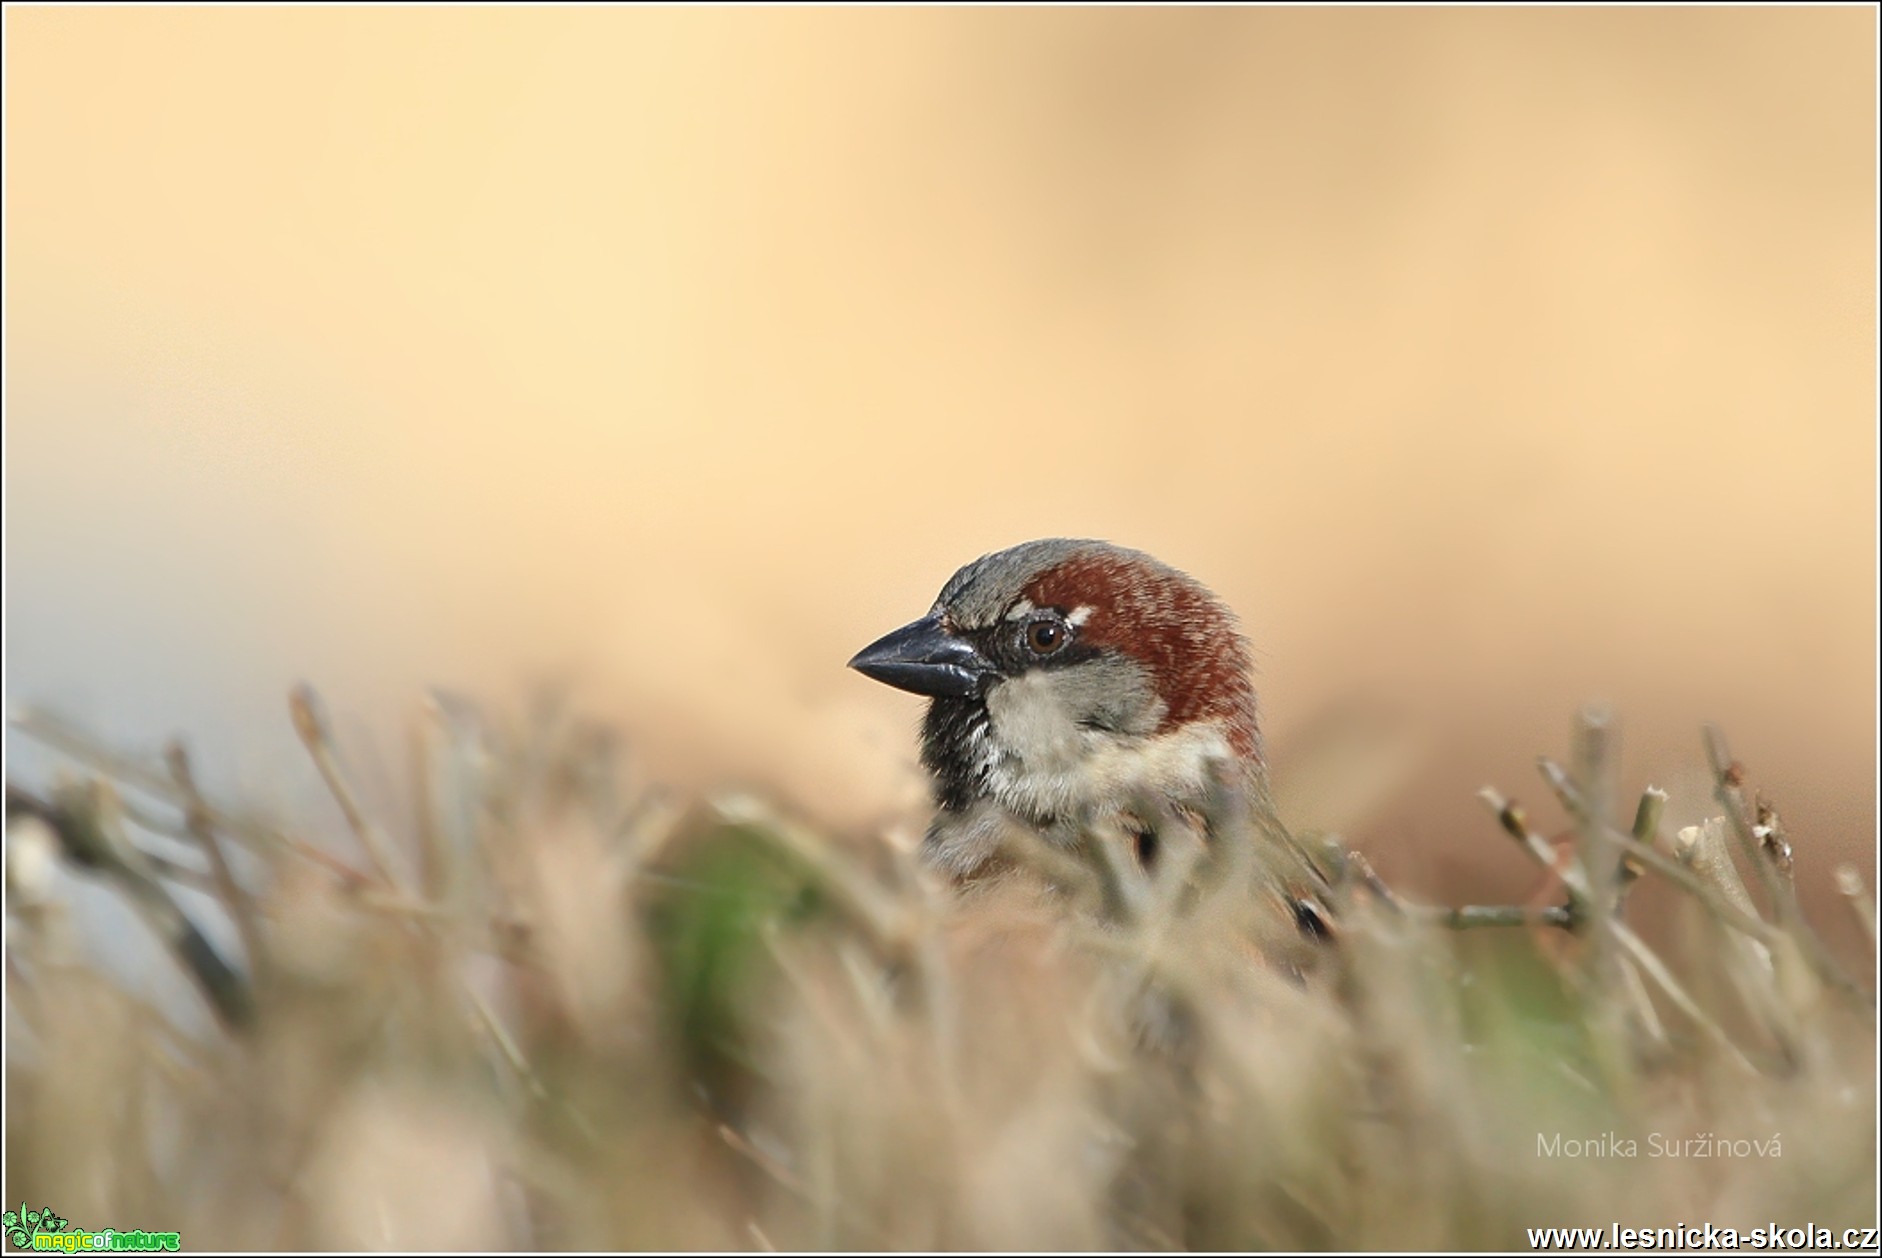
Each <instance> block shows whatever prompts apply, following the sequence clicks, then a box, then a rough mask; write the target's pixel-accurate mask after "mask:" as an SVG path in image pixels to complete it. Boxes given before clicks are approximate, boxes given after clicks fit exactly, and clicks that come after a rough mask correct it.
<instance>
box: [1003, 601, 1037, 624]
mask: <svg viewBox="0 0 1882 1258" xmlns="http://www.w3.org/2000/svg"><path fill="white" fill-rule="evenodd" d="M1032 613H1033V605H1032V600H1031V599H1029V598H1022V599H1021V600H1019V602H1017V603H1015V604H1013V605H1012V606H1011V607H1009V608H1007V611H1006V618H1007V619H1008V620H1023V619H1025V618H1026V617H1027V616H1030V615H1032Z"/></svg>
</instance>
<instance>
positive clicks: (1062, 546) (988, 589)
mask: <svg viewBox="0 0 1882 1258" xmlns="http://www.w3.org/2000/svg"><path fill="white" fill-rule="evenodd" d="M1093 550H1101V551H1106V552H1109V553H1111V554H1114V555H1120V556H1129V557H1131V558H1133V559H1138V560H1141V561H1142V562H1144V563H1147V564H1149V565H1151V566H1152V567H1157V568H1161V567H1162V566H1163V565H1162V564H1159V563H1157V561H1156V560H1154V559H1152V558H1151V557H1150V556H1148V555H1145V554H1142V553H1141V552H1139V551H1134V550H1126V549H1124V548H1123V547H1122V546H1113V545H1112V544H1111V543H1110V542H1104V541H1098V540H1095V539H1092V538H1076V537H1047V538H1041V539H1040V540H1039V541H1036V542H1022V543H1020V544H1019V545H1018V546H1011V547H1008V548H1007V549H1006V550H1000V551H995V552H994V553H993V554H991V555H982V556H981V557H980V558H978V559H976V560H974V562H972V563H970V564H968V565H967V566H966V567H964V568H962V569H961V570H960V571H959V572H957V573H955V574H954V575H953V576H952V577H950V578H949V579H948V583H947V584H946V585H945V586H943V587H941V596H940V597H939V598H937V599H935V603H934V610H935V611H937V612H943V611H944V612H946V613H947V614H948V617H949V619H950V620H952V621H953V623H954V624H955V625H956V626H957V627H959V628H962V629H984V628H986V627H987V626H988V625H991V624H993V623H994V622H995V621H997V620H999V619H1000V617H1001V616H1003V615H1005V613H1006V609H1007V606H1008V605H1009V604H1011V603H1012V601H1013V599H1014V598H1015V596H1017V595H1018V594H1019V592H1020V591H1021V590H1023V589H1025V588H1026V586H1027V585H1028V584H1030V583H1031V581H1032V579H1033V578H1034V577H1036V576H1038V575H1039V574H1040V573H1042V572H1044V571H1046V570H1047V569H1048V568H1055V567H1057V566H1058V565H1059V564H1061V563H1063V562H1065V561H1066V560H1067V559H1070V558H1071V557H1072V556H1073V555H1077V554H1081V553H1083V552H1086V551H1093Z"/></svg>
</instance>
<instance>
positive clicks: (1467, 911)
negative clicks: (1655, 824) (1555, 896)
mask: <svg viewBox="0 0 1882 1258" xmlns="http://www.w3.org/2000/svg"><path fill="white" fill-rule="evenodd" d="M1413 911H1414V912H1415V913H1416V915H1418V916H1420V917H1424V918H1427V919H1429V920H1430V921H1432V922H1435V923H1436V924H1437V925H1439V926H1446V927H1449V928H1450V929H1452V930H1477V929H1479V928H1481V927H1485V926H1554V927H1557V928H1559V929H1562V930H1569V929H1572V928H1573V927H1574V925H1575V915H1574V914H1573V913H1571V912H1570V911H1569V910H1568V908H1567V907H1566V906H1564V905H1560V904H1551V905H1548V906H1546V907H1544V908H1539V909H1537V908H1530V907H1528V906H1527V905H1522V904H1495V905H1486V904H1465V905H1460V906H1459V907H1457V908H1440V907H1437V906H1432V905H1422V904H1421V905H1416V906H1413Z"/></svg>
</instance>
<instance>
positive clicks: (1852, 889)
mask: <svg viewBox="0 0 1882 1258" xmlns="http://www.w3.org/2000/svg"><path fill="white" fill-rule="evenodd" d="M1836 889H1837V890H1838V891H1839V892H1841V893H1842V896H1843V899H1844V901H1845V902H1846V903H1848V905H1849V911H1850V912H1851V913H1854V914H1855V915H1856V921H1857V922H1859V923H1861V925H1862V929H1863V933H1864V934H1866V935H1868V936H1869V947H1870V949H1871V950H1874V948H1875V946H1876V923H1875V901H1874V900H1872V899H1870V898H1869V892H1868V891H1867V890H1866V889H1865V888H1864V887H1863V885H1862V875H1861V874H1859V873H1857V872H1856V867H1855V866H1854V865H1838V866H1837V867H1836Z"/></svg>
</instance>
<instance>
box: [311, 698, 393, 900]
mask: <svg viewBox="0 0 1882 1258" xmlns="http://www.w3.org/2000/svg"><path fill="white" fill-rule="evenodd" d="M288 712H289V713H290V714H291V715H292V716H293V718H294V732H295V733H296V734H298V735H300V739H301V743H302V745H303V746H305V747H306V748H307V754H308V755H309V756H311V757H312V758H313V761H314V767H315V768H317V769H319V770H320V776H321V778H322V779H323V780H324V781H325V782H326V784H327V790H328V791H330V792H331V793H332V795H333V798H334V802H336V803H338V804H339V805H340V812H341V814H342V815H344V816H345V817H346V824H347V828H348V829H350V830H352V832H353V837H354V838H356V839H358V840H359V845H360V846H361V847H362V848H364V849H365V850H366V855H367V856H368V857H369V858H371V860H372V863H373V867H374V868H375V869H377V870H378V871H379V876H380V878H382V879H384V880H385V882H386V884H387V885H388V886H390V887H392V888H393V889H395V890H398V891H403V890H405V887H404V885H403V883H402V882H401V881H400V879H399V876H398V873H397V872H396V871H395V870H394V868H393V865H392V858H391V853H390V852H389V851H387V850H386V842H385V838H384V836H382V835H381V834H380V833H379V830H378V827H376V826H374V825H373V824H372V823H371V822H370V821H368V820H367V819H366V814H365V812H364V811H363V810H362V809H361V808H360V806H359V799H358V797H357V796H356V795H354V793H353V788H352V786H351V785H350V784H349V783H348V782H347V780H346V775H345V774H344V773H342V772H341V770H340V760H339V755H338V753H337V752H336V751H335V750H334V746H333V736H332V734H331V733H330V732H329V731H328V728H327V721H326V715H325V713H324V712H323V711H322V709H321V705H320V697H319V696H318V695H317V694H315V693H314V688H313V687H312V686H309V685H307V684H306V683H305V682H303V683H301V684H300V685H298V686H296V687H294V689H293V690H292V691H291V692H289V694H288Z"/></svg>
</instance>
